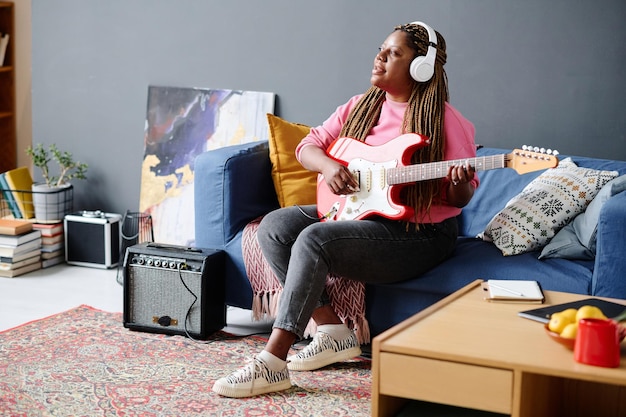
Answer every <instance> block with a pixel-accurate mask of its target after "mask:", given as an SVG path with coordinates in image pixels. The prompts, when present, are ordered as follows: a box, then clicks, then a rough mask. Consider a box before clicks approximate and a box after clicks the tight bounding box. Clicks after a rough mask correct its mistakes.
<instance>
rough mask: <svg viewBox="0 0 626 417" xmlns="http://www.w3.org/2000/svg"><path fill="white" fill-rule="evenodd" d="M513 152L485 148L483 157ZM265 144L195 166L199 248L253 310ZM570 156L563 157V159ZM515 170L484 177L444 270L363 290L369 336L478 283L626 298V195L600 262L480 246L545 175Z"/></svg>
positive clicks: (614, 207)
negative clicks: (211, 253)
mask: <svg viewBox="0 0 626 417" xmlns="http://www.w3.org/2000/svg"><path fill="white" fill-rule="evenodd" d="M508 152H510V150H504V149H495V148H482V149H479V150H478V156H487V155H495V154H501V153H508ZM268 155H269V154H268V144H267V142H265V141H263V142H254V143H249V144H243V145H236V146H230V147H225V148H221V149H217V150H212V151H209V152H205V153H203V154H201V155H199V156H198V157H197V158H196V161H195V180H194V184H195V224H196V226H195V227H196V230H195V233H196V246H198V247H206V248H219V249H223V250H224V251H225V252H226V254H227V256H226V268H225V269H226V303H227V304H228V305H232V306H237V307H242V308H246V309H250V308H251V305H252V290H251V287H250V283H249V281H248V278H247V276H246V272H245V267H244V263H243V256H242V250H241V238H242V230H243V228H244V226H245V225H246V224H247V223H248V222H250V221H251V220H253V219H255V218H256V217H258V216H260V215H263V214H266V213H267V212H269V211H270V210H273V209H276V208H278V201H277V197H276V192H275V189H274V185H273V182H272V177H271V164H270V160H269V156H268ZM565 157H567V155H561V156H560V159H561V160H562V159H564V158H565ZM572 160H573V161H574V162H575V163H576V164H577V165H578V166H581V167H588V168H594V169H602V170H616V171H618V172H619V174H620V175H623V174H626V161H611V160H603V159H595V158H587V157H578V156H572ZM540 174H541V172H533V173H529V174H525V175H518V174H517V173H516V172H515V171H513V170H511V169H498V170H492V171H484V172H481V173H480V174H479V175H480V179H481V185H480V187H479V188H478V190H477V191H476V193H475V195H474V198H473V199H472V201H471V202H470V204H469V205H468V206H467V207H465V208H464V209H463V213H462V214H461V215H460V218H459V226H460V230H459V239H458V245H457V247H456V249H455V251H454V253H453V254H452V256H451V257H450V258H449V259H448V260H446V261H445V262H444V263H442V264H441V265H439V266H437V267H436V268H434V269H432V270H430V271H428V272H427V273H426V274H424V275H421V276H417V277H415V279H412V280H408V281H405V282H401V283H396V284H393V285H367V286H366V317H367V320H368V321H369V324H370V332H371V335H372V337H373V336H375V335H377V334H379V333H381V332H382V331H384V330H386V329H388V328H389V327H391V326H393V325H395V324H397V323H399V322H401V321H402V320H404V319H406V318H408V317H410V316H411V315H413V314H415V313H416V312H418V311H420V310H422V309H424V308H426V307H428V306H429V305H431V304H433V303H435V302H436V301H438V300H440V299H441V298H443V297H445V296H447V295H449V294H451V293H452V292H454V291H456V290H458V289H459V288H461V287H463V286H464V285H466V284H468V283H469V282H471V281H473V280H475V279H477V278H482V279H536V280H537V281H539V282H540V284H541V286H542V288H543V289H545V290H556V291H566V292H572V293H578V294H587V295H593V296H605V297H613V298H622V299H626V261H625V257H626V238H625V236H624V232H625V231H626V192H621V193H619V194H616V195H614V196H613V197H611V198H610V199H609V200H608V201H607V202H606V203H605V204H604V205H603V207H602V211H601V214H600V220H599V223H598V231H597V252H596V257H595V260H568V259H562V258H551V259H541V260H540V259H538V256H539V254H540V251H535V252H529V253H525V254H521V255H514V256H506V257H505V256H503V255H502V253H501V251H500V250H499V249H498V248H497V247H496V246H494V245H493V244H492V243H489V242H484V241H482V240H479V239H476V238H475V236H476V235H477V234H478V233H480V232H482V231H483V229H484V228H485V226H486V225H487V223H488V222H489V221H490V220H491V219H492V217H493V216H494V215H495V214H496V213H497V212H498V211H500V210H501V209H502V208H503V207H504V205H505V204H506V203H507V201H509V199H511V198H512V197H514V196H515V195H517V194H518V193H519V192H520V191H521V190H522V189H523V188H524V187H525V186H526V185H527V184H528V183H529V182H530V181H532V180H533V179H534V178H536V177H537V176H538V175H540Z"/></svg>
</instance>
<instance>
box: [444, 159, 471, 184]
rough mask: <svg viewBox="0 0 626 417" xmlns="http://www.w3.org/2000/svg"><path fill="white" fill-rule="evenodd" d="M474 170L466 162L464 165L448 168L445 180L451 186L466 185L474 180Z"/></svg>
mask: <svg viewBox="0 0 626 417" xmlns="http://www.w3.org/2000/svg"><path fill="white" fill-rule="evenodd" d="M474 173H475V170H474V168H473V167H472V166H471V165H470V163H469V162H467V163H466V164H465V165H452V166H450V167H448V175H447V178H448V180H449V181H450V183H451V184H452V185H453V186H455V187H456V186H458V185H460V184H466V183H468V182H470V181H471V180H473V179H474Z"/></svg>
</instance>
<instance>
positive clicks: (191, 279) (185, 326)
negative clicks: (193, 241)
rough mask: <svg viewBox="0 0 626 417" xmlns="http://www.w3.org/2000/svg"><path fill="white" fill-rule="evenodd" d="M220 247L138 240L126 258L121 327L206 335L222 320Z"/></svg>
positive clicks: (224, 313)
mask: <svg viewBox="0 0 626 417" xmlns="http://www.w3.org/2000/svg"><path fill="white" fill-rule="evenodd" d="M224 292H225V283H224V252H223V251H221V250H214V249H200V248H190V247H183V246H175V245H164V244H159V243H148V242H146V243H140V244H138V245H134V246H131V247H129V248H127V249H126V255H125V257H124V327H126V328H128V329H130V330H137V331H143V332H149V333H163V334H169V335H183V336H187V337H190V338H202V339H204V338H206V337H207V336H209V335H210V334H212V333H214V332H216V331H218V330H220V329H222V328H223V327H224V326H225V325H226V305H225V303H224Z"/></svg>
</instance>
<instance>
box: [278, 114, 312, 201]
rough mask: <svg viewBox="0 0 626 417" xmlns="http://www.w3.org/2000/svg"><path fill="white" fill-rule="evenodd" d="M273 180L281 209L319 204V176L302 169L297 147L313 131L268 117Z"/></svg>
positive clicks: (307, 127) (303, 126)
mask: <svg viewBox="0 0 626 417" xmlns="http://www.w3.org/2000/svg"><path fill="white" fill-rule="evenodd" d="M267 123H268V125H269V133H270V137H269V146H270V161H271V162H272V180H273V181H274V188H276V195H277V196H278V202H279V204H280V206H281V207H288V206H293V205H306V204H314V203H315V195H316V182H317V174H316V173H315V172H312V171H309V170H307V169H305V168H304V167H302V165H300V162H298V160H297V159H296V157H295V151H296V147H297V146H298V144H299V143H300V141H301V140H302V138H304V137H305V136H306V135H308V134H309V131H310V130H311V128H310V127H309V126H306V125H302V124H298V123H291V122H288V121H286V120H284V119H281V118H280V117H278V116H274V115H273V114H270V113H268V114H267Z"/></svg>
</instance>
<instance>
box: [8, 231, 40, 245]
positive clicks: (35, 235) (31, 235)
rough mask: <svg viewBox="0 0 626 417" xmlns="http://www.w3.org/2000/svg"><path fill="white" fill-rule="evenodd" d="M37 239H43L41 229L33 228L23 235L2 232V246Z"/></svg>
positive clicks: (20, 243) (21, 243)
mask: <svg viewBox="0 0 626 417" xmlns="http://www.w3.org/2000/svg"><path fill="white" fill-rule="evenodd" d="M35 239H41V232H40V231H39V230H31V231H30V232H26V233H22V234H21V235H3V234H0V246H12V247H17V246H20V245H23V244H24V243H27V242H30V241H31V240H35Z"/></svg>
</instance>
